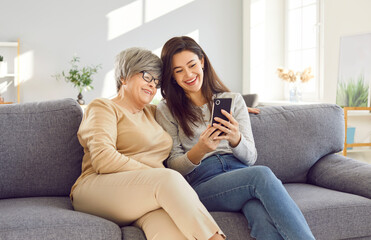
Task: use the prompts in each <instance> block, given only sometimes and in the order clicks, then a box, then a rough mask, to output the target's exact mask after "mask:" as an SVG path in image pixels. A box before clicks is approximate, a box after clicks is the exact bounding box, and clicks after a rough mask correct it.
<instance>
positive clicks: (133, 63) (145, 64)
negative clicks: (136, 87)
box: [115, 47, 162, 92]
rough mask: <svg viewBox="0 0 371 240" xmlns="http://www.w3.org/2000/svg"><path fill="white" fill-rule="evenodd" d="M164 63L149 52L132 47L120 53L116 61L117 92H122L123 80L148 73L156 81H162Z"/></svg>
mask: <svg viewBox="0 0 371 240" xmlns="http://www.w3.org/2000/svg"><path fill="white" fill-rule="evenodd" d="M161 70H162V61H161V59H160V58H159V57H158V56H157V55H155V54H154V53H152V52H151V51H149V50H146V49H143V48H137V47H132V48H128V49H126V50H124V51H122V52H120V53H119V54H118V55H117V56H116V60H115V79H116V85H117V92H119V91H120V88H121V85H122V80H127V79H129V78H131V77H132V76H133V75H135V74H137V73H139V72H141V71H147V72H149V73H150V74H151V75H153V77H154V78H156V79H161Z"/></svg>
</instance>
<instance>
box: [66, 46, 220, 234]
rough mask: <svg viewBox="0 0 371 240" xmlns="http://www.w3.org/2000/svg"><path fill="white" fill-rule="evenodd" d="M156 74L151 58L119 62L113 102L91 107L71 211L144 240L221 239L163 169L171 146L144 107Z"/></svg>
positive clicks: (190, 193)
mask: <svg viewBox="0 0 371 240" xmlns="http://www.w3.org/2000/svg"><path fill="white" fill-rule="evenodd" d="M161 66H162V64H161V60H160V58H159V57H157V56H156V55H154V54H153V53H151V52H150V51H148V50H144V49H140V48H129V49H127V50H125V51H123V52H121V53H120V54H119V55H117V57H116V63H115V77H116V84H117V92H118V96H117V97H115V98H114V99H103V98H102V99H96V100H94V101H92V102H91V103H90V104H89V106H88V107H87V108H86V111H85V113H84V118H83V120H82V123H81V125H80V128H79V131H78V133H77V135H78V138H79V141H80V143H81V145H82V146H83V147H84V152H85V155H84V158H83V160H82V174H81V176H80V177H79V178H78V180H77V181H76V183H75V184H74V186H73V187H72V190H71V200H72V204H73V207H74V208H75V210H77V211H81V212H86V213H90V214H93V215H97V216H100V217H103V218H106V219H109V220H111V221H113V222H116V223H117V224H119V225H121V226H122V225H128V224H132V223H133V224H134V225H136V226H138V227H140V228H142V229H143V231H144V233H145V235H146V237H147V239H148V240H174V239H176V240H180V239H203V240H206V239H214V240H218V239H219V240H220V239H224V238H225V236H224V235H223V233H222V232H221V230H220V228H219V227H218V226H217V224H216V223H215V221H214V220H213V218H212V217H211V215H210V214H209V213H208V211H207V210H206V208H205V207H204V206H203V205H202V203H201V202H200V200H199V199H198V196H197V194H196V193H195V192H194V190H193V189H192V188H191V187H190V186H189V184H188V183H187V182H186V181H185V180H184V178H183V177H182V176H181V175H180V174H179V173H178V172H176V171H174V170H171V169H166V168H165V167H164V165H163V161H164V160H165V159H166V158H167V157H168V155H169V152H170V149H171V146H172V140H171V137H170V136H169V135H168V134H167V133H166V132H165V131H164V130H163V129H162V128H161V126H159V125H158V124H157V122H156V121H155V117H154V115H155V111H156V108H155V106H153V105H149V103H150V102H151V100H152V99H153V97H154V96H155V94H156V91H157V88H158V87H159V81H160V80H159V79H160V78H161Z"/></svg>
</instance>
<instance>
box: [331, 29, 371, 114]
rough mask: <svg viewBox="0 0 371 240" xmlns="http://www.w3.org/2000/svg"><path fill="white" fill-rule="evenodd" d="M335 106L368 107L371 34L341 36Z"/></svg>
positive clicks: (370, 73) (370, 96) (370, 97)
mask: <svg viewBox="0 0 371 240" xmlns="http://www.w3.org/2000/svg"><path fill="white" fill-rule="evenodd" d="M339 51H340V52H339V55H340V56H339V74H338V76H339V77H338V84H337V91H336V104H338V105H339V106H341V107H368V106H370V100H371V89H370V88H371V86H370V83H371V70H370V66H371V55H370V54H369V53H370V52H371V33H365V34H357V35H351V36H342V37H341V38H340V49H339Z"/></svg>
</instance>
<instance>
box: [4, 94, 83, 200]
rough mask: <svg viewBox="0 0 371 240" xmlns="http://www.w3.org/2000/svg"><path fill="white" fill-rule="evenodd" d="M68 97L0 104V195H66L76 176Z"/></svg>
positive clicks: (77, 150)
mask: <svg viewBox="0 0 371 240" xmlns="http://www.w3.org/2000/svg"><path fill="white" fill-rule="evenodd" d="M81 119H82V111H81V108H80V106H79V105H78V104H77V103H76V101H75V100H73V99H63V100H54V101H46V102H35V103H24V104H12V105H0V198H12V197H35V196H67V195H68V194H69V192H70V189H71V186H72V185H73V183H74V182H75V180H76V179H77V177H78V176H79V175H80V172H81V161H82V157H83V149H82V147H81V145H80V143H79V142H78V139H77V136H76V132H77V130H78V128H79V125H80V122H81Z"/></svg>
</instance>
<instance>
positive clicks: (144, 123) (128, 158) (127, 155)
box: [71, 99, 173, 195]
mask: <svg viewBox="0 0 371 240" xmlns="http://www.w3.org/2000/svg"><path fill="white" fill-rule="evenodd" d="M155 113H156V106H154V105H146V106H145V107H144V109H143V110H142V111H140V112H138V113H135V114H133V113H131V112H129V111H128V110H126V109H125V108H123V107H121V106H119V105H117V104H116V103H114V102H113V101H111V100H109V99H95V100H94V101H92V102H91V103H90V104H89V105H88V107H87V108H86V110H85V113H84V117H83V119H82V122H81V125H80V128H79V130H78V132H77V136H78V139H79V141H80V144H81V145H82V146H83V148H84V157H83V160H82V173H81V175H80V177H79V178H78V179H77V180H76V182H75V184H74V185H73V186H72V189H71V195H72V193H73V190H74V189H75V187H76V186H77V185H78V184H79V183H80V182H81V181H83V179H84V178H85V177H86V176H88V175H91V174H106V173H117V172H125V171H133V170H139V169H146V168H163V167H164V165H163V161H164V160H166V158H167V157H168V155H169V153H170V150H171V147H172V144H173V143H172V139H171V137H170V136H169V134H167V133H166V132H165V131H164V130H163V129H162V127H161V126H160V125H158V123H157V122H156V120H155V118H154V116H155Z"/></svg>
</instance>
